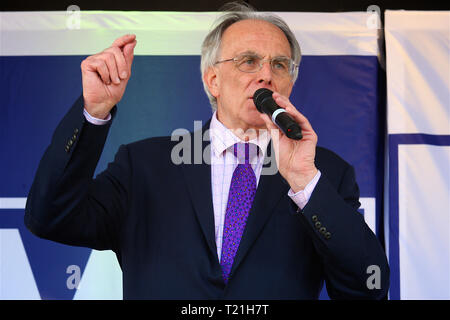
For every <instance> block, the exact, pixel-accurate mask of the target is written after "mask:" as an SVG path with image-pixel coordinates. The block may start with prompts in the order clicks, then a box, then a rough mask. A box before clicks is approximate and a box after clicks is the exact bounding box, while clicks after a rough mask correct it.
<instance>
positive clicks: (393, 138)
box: [385, 11, 450, 299]
mask: <svg viewBox="0 0 450 320" xmlns="http://www.w3.org/2000/svg"><path fill="white" fill-rule="evenodd" d="M385 38H386V67H387V98H388V100H387V102H388V110H387V115H388V141H389V144H388V147H389V162H388V177H389V178H388V181H387V183H388V185H387V187H388V190H389V191H388V203H387V205H386V209H387V210H386V219H385V222H386V223H388V224H386V241H387V248H388V249H389V250H388V255H389V263H390V266H391V289H390V298H391V299H450V117H449V114H450V92H449V88H450V12H448V11H440V12H432V11H427V12H418V11H410V12H408V11H386V13H385Z"/></svg>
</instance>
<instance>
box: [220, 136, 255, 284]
mask: <svg viewBox="0 0 450 320" xmlns="http://www.w3.org/2000/svg"><path fill="white" fill-rule="evenodd" d="M244 146H245V162H244V161H242V160H244V159H243V158H244V157H242V155H243V153H244V152H242V151H243V149H244V148H243V147H244ZM253 147H255V148H257V146H256V145H253V144H252V148H253ZM249 149H250V148H249V144H248V143H245V144H244V143H239V144H235V145H234V155H235V156H236V157H237V158H238V159H239V164H238V166H237V167H236V169H235V170H234V173H233V177H232V178H231V184H230V192H229V194H228V204H227V211H226V213H225V222H224V226H223V243H222V256H221V259H220V265H221V266H222V275H223V280H224V281H225V283H228V277H229V275H230V271H231V266H232V265H233V260H234V257H235V256H236V252H237V249H238V247H239V243H240V241H241V238H242V234H243V233H244V228H245V223H246V222H247V217H248V214H249V212H250V208H251V206H252V203H253V199H254V197H255V193H256V176H255V173H254V172H253V169H252V166H251V164H250V163H249V158H250V157H249V153H250V152H249ZM258 151H259V150H258ZM242 162H244V163H242Z"/></svg>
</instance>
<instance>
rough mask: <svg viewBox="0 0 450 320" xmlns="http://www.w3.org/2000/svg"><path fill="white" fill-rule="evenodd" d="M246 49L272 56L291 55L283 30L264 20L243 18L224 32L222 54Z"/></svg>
mask: <svg viewBox="0 0 450 320" xmlns="http://www.w3.org/2000/svg"><path fill="white" fill-rule="evenodd" d="M244 51H253V52H256V53H259V54H263V55H270V56H280V55H283V56H289V57H290V56H291V48H290V46H289V41H288V39H287V38H286V35H285V34H284V33H283V31H281V29H280V28H278V27H277V26H275V25H274V24H272V23H270V22H267V21H263V20H250V19H248V20H242V21H239V22H236V23H234V24H232V25H231V26H229V27H228V28H227V29H226V30H225V32H224V33H223V35H222V42H221V54H222V56H225V55H235V54H238V53H241V52H244Z"/></svg>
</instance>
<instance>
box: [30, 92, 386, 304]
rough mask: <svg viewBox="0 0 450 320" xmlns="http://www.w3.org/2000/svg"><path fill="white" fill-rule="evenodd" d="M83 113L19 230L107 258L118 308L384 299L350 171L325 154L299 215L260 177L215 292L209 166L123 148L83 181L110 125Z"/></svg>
mask: <svg viewBox="0 0 450 320" xmlns="http://www.w3.org/2000/svg"><path fill="white" fill-rule="evenodd" d="M82 102H83V100H82V98H81V97H80V99H78V100H77V101H76V103H75V104H74V106H73V107H72V108H71V109H70V111H69V112H68V114H66V116H65V117H64V118H63V120H62V121H61V122H60V124H59V125H58V127H57V129H56V131H55V133H54V135H53V138H52V141H51V144H50V146H49V147H48V148H47V150H46V151H45V154H44V156H43V158H42V160H41V162H40V164H39V168H38V170H37V173H36V176H35V180H34V182H33V185H32V187H31V190H30V192H29V196H28V199H27V205H26V211H25V219H24V220H25V224H26V226H27V227H28V228H29V230H30V231H31V232H33V233H34V234H35V235H37V236H39V237H42V238H45V239H50V240H53V241H57V242H60V243H65V244H68V245H75V246H85V247H89V248H94V249H97V250H106V249H111V250H113V251H114V252H115V253H116V255H117V258H118V261H119V263H120V266H121V268H122V271H123V297H124V298H125V299H317V298H318V296H319V293H320V291H321V288H322V286H323V282H324V280H325V282H326V285H327V290H328V294H329V295H330V297H331V298H336V299H343V298H354V299H359V298H364V299H369V298H383V297H384V296H385V295H386V293H387V290H388V286H389V280H388V279H389V267H388V265H387V260H386V256H385V254H384V251H383V249H382V247H381V245H380V243H379V241H378V239H377V238H376V236H375V235H374V234H373V233H372V231H371V230H370V229H369V228H368V226H367V225H366V224H365V222H364V219H363V216H362V215H361V214H360V213H358V212H357V211H356V210H357V208H358V207H359V205H360V203H359V201H358V198H359V189H358V186H357V184H356V181H355V175H354V170H353V168H352V167H351V166H350V165H349V164H347V163H346V162H345V161H344V160H342V159H341V158H340V157H338V156H337V155H336V154H334V153H333V152H331V151H329V150H326V149H323V148H320V147H318V148H317V153H316V166H317V168H318V169H319V170H320V171H321V173H322V175H321V178H320V180H319V182H318V184H317V186H316V188H315V190H314V192H313V193H312V196H311V198H310V200H309V202H308V204H307V205H306V206H305V208H304V209H303V210H301V211H299V212H297V209H298V208H297V207H296V205H295V204H294V203H293V201H292V200H291V199H290V198H289V197H288V195H287V193H288V190H289V185H288V184H287V183H286V182H285V180H284V179H283V178H282V177H281V175H280V174H279V173H277V174H275V175H262V176H261V178H260V181H259V185H258V189H257V192H256V196H255V200H254V203H253V206H252V208H251V211H250V214H249V217H248V221H247V224H246V227H245V231H244V234H243V237H242V240H241V243H240V246H239V249H238V252H237V255H236V257H235V261H234V264H233V267H232V270H231V274H230V280H229V282H228V284H227V285H225V283H224V282H223V280H222V273H221V267H220V264H219V261H218V257H217V250H216V244H215V234H214V214H213V204H212V193H211V168H210V166H209V165H207V164H180V165H176V164H174V163H173V162H172V160H171V150H172V147H173V146H174V145H175V144H176V143H178V142H174V141H171V139H170V137H158V138H150V139H146V140H142V141H138V142H134V143H130V144H128V145H122V146H121V147H120V148H119V150H118V152H117V154H116V157H115V160H114V161H113V162H112V163H110V164H109V165H108V167H107V169H106V170H105V171H104V172H102V173H100V174H99V175H97V177H96V178H95V179H93V175H94V171H95V168H96V166H97V162H98V159H99V157H100V155H101V153H102V149H103V146H104V143H105V140H106V137H107V134H108V130H109V127H110V124H108V125H105V126H95V125H92V124H90V123H88V122H87V121H85V119H84V116H83V103H82ZM112 114H113V118H114V114H115V108H114V109H113V112H112ZM207 128H209V123H208V124H206V125H205V127H204V128H203V130H205V129H207ZM205 144H207V142H205ZM370 265H377V266H379V268H380V271H381V272H380V277H381V279H380V284H381V286H380V288H379V289H377V288H375V289H369V287H368V286H367V280H368V278H369V277H370V276H371V274H370V273H367V268H368V267H369V266H370Z"/></svg>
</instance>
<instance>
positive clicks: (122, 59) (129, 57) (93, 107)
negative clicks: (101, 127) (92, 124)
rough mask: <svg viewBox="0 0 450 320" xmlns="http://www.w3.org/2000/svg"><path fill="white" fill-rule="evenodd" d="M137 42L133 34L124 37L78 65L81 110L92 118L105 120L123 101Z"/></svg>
mask: <svg viewBox="0 0 450 320" xmlns="http://www.w3.org/2000/svg"><path fill="white" fill-rule="evenodd" d="M136 43H137V42H136V35H134V34H127V35H124V36H122V37H120V38H117V39H116V40H115V41H114V42H113V44H112V45H111V47H109V48H107V49H105V50H103V51H102V52H100V53H97V54H94V55H92V56H89V57H87V58H86V59H85V60H83V62H82V63H81V75H82V81H83V98H84V107H85V108H86V110H87V112H89V114H90V115H91V116H93V117H96V118H99V119H105V118H106V117H107V116H108V114H109V112H110V110H111V109H112V108H113V107H114V106H115V105H116V104H117V103H118V102H119V101H120V99H122V96H123V94H124V92H125V88H126V86H127V83H128V80H129V79H130V76H131V64H132V63H133V57H134V47H135V46H136Z"/></svg>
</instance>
